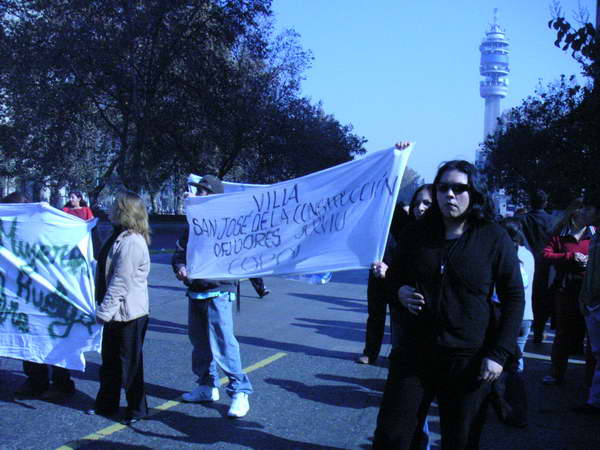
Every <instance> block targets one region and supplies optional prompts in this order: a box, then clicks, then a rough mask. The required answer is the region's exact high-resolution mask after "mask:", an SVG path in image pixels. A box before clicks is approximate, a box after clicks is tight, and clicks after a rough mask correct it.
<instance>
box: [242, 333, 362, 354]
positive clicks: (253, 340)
mask: <svg viewBox="0 0 600 450" xmlns="http://www.w3.org/2000/svg"><path fill="white" fill-rule="evenodd" d="M237 340H238V341H239V342H240V343H241V344H247V345H255V346H257V347H262V348H272V349H275V350H282V351H286V352H295V353H304V354H305V355H311V356H323V357H325V358H336V359H354V358H356V353H354V352H352V353H351V352H340V351H333V350H327V349H324V348H318V347H309V346H308V345H301V344H291V343H288V342H277V341H271V340H269V339H263V338H259V337H255V336H237Z"/></svg>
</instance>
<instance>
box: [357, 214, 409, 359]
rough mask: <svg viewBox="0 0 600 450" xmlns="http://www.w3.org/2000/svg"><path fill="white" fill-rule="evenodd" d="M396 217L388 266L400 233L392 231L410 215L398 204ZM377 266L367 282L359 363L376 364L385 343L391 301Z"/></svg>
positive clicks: (388, 245)
mask: <svg viewBox="0 0 600 450" xmlns="http://www.w3.org/2000/svg"><path fill="white" fill-rule="evenodd" d="M394 217H395V218H396V223H394V221H392V226H391V228H390V234H389V236H388V241H387V243H386V247H385V253H384V256H383V263H384V264H385V265H386V267H387V266H389V265H390V264H391V256H392V254H393V249H394V248H395V246H396V244H395V239H394V235H398V234H399V231H396V230H394V231H392V229H394V226H402V225H403V224H406V223H408V221H409V219H410V216H409V215H408V214H406V212H405V211H404V209H403V208H402V206H400V205H396V207H395V209H394ZM375 267H376V266H375V264H374V265H373V266H372V267H371V270H370V271H369V281H368V282H367V331H366V334H365V347H364V349H363V352H362V355H360V356H359V357H358V358H357V359H356V362H357V363H359V364H375V363H376V362H377V358H378V357H379V352H380V350H381V344H382V343H383V336H384V332H385V317H386V313H387V309H388V304H389V302H390V298H389V295H388V294H389V291H388V289H387V286H386V282H385V279H383V278H380V277H378V276H377V274H376V272H375Z"/></svg>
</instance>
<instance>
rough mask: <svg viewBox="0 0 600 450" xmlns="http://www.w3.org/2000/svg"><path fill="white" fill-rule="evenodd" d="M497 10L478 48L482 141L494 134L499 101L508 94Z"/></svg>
mask: <svg viewBox="0 0 600 450" xmlns="http://www.w3.org/2000/svg"><path fill="white" fill-rule="evenodd" d="M497 14H498V9H497V8H496V9H494V22H493V23H492V24H491V25H490V28H489V30H488V31H486V33H485V38H484V39H483V41H482V42H481V45H480V46H479V51H480V52H481V63H480V65H479V73H480V74H481V76H483V77H484V79H483V80H482V81H480V83H479V94H480V95H481V96H482V97H483V98H484V99H485V117H484V122H483V139H484V140H485V139H487V137H488V135H490V134H494V131H495V129H496V125H497V119H498V117H500V100H502V99H503V98H504V97H506V94H508V73H509V72H510V69H509V67H508V53H509V50H508V40H507V39H506V33H505V31H504V30H503V29H502V28H500V26H499V25H498V17H497Z"/></svg>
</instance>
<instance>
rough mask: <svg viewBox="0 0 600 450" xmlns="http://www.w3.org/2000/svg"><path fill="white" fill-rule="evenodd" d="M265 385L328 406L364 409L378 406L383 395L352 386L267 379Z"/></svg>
mask: <svg viewBox="0 0 600 450" xmlns="http://www.w3.org/2000/svg"><path fill="white" fill-rule="evenodd" d="M265 383H268V384H273V385H275V386H279V387H280V388H282V389H285V390H286V391H288V392H290V393H292V394H295V395H297V396H298V397H300V398H302V399H305V400H311V401H313V402H318V403H325V404H327V405H333V406H341V407H344V408H354V409H362V408H368V407H371V406H378V405H379V402H380V401H381V393H379V392H372V391H367V390H365V389H362V388H360V387H357V386H352V385H335V384H323V385H315V386H310V385H308V384H304V383H300V382H298V381H293V380H283V379H278V378H265Z"/></svg>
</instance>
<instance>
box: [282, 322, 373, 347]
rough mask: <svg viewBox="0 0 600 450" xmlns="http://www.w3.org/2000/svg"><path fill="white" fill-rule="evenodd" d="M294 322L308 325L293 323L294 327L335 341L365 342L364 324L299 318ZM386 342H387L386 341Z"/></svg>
mask: <svg viewBox="0 0 600 450" xmlns="http://www.w3.org/2000/svg"><path fill="white" fill-rule="evenodd" d="M294 320H301V321H304V322H307V323H292V324H291V325H292V326H295V327H301V328H313V329H314V330H315V332H316V333H317V334H322V335H325V336H329V337H332V338H335V339H343V340H345V341H352V342H361V343H362V342H364V340H365V323H364V322H345V321H341V320H320V319H309V318H303V317H297V318H295V319H294ZM384 342H385V340H384Z"/></svg>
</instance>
